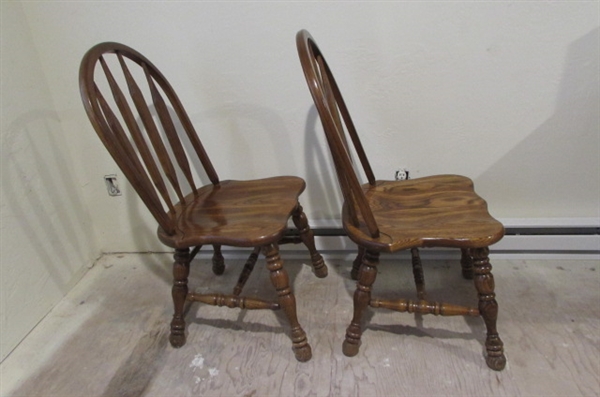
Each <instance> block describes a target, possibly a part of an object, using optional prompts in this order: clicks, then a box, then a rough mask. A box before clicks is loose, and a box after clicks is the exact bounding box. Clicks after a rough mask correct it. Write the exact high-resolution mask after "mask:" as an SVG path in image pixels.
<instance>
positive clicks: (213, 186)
mask: <svg viewBox="0 0 600 397" xmlns="http://www.w3.org/2000/svg"><path fill="white" fill-rule="evenodd" d="M79 87H80V92H81V98H82V101H83V105H84V107H85V111H86V113H87V116H88V118H89V120H90V122H91V124H92V126H93V128H94V130H95V131H96V133H97V134H98V136H99V137H100V139H101V141H102V143H103V144H104V146H105V147H106V149H107V150H108V152H109V153H110V155H111V156H112V158H113V159H114V161H115V162H116V163H117V165H118V166H119V167H120V169H121V170H122V172H123V173H124V175H125V176H126V178H127V180H128V181H129V182H130V183H131V185H132V186H133V188H134V189H135V191H136V192H137V194H138V195H139V197H140V198H141V200H142V201H143V203H144V204H145V205H146V207H147V208H148V210H149V211H150V213H151V214H152V215H153V216H154V218H155V219H156V221H157V223H158V230H157V235H158V239H159V240H160V241H161V242H162V243H164V244H165V245H167V246H168V247H171V248H172V249H174V250H175V254H174V264H173V278H174V281H173V286H172V297H173V304H174V315H173V319H172V321H171V330H170V331H171V332H170V336H169V340H170V343H171V345H172V346H174V347H181V346H183V345H184V344H185V341H186V329H185V319H184V306H185V303H186V301H190V302H203V303H207V304H210V305H216V306H226V307H229V308H242V309H248V310H250V309H272V310H276V309H282V310H283V312H284V313H285V316H286V317H287V320H288V321H289V324H290V327H291V339H292V348H293V350H294V353H295V357H296V359H297V360H299V361H307V360H309V359H310V358H311V356H312V352H311V347H310V345H309V343H308V340H307V337H306V333H305V332H304V330H303V329H302V327H301V325H300V323H299V322H298V319H297V314H296V300H295V297H294V294H293V292H292V289H291V286H290V280H289V276H288V273H287V272H286V270H285V268H284V266H283V261H282V259H281V256H280V253H279V244H282V243H285V242H290V241H293V242H303V243H304V244H305V245H306V247H307V248H308V251H309V252H310V257H311V262H312V266H313V269H314V273H315V274H316V276H317V277H325V276H326V275H327V267H326V265H325V263H324V261H323V258H322V256H321V255H320V254H319V252H318V251H317V249H316V248H315V243H314V233H313V232H312V230H311V229H310V227H309V224H308V221H307V218H306V216H305V214H304V211H303V209H302V206H301V205H300V203H299V201H298V198H299V196H300V194H301V193H302V192H303V191H304V189H305V182H304V180H303V179H301V178H299V177H295V176H276V177H269V178H264V179H255V180H239V181H238V180H220V179H219V177H218V175H217V172H216V171H215V169H214V167H213V165H212V163H211V161H210V159H209V157H208V154H207V152H206V150H205V148H204V146H203V144H202V142H201V141H200V138H199V137H198V135H197V133H196V131H195V129H194V127H193V126H192V123H191V121H190V118H189V117H188V115H187V113H186V111H185V110H184V108H183V106H182V104H181V102H180V100H179V99H178V97H177V95H176V93H175V91H174V90H173V88H172V87H171V85H170V84H169V83H168V82H167V80H166V78H165V77H164V76H163V74H162V73H161V72H160V71H159V70H158V69H157V68H156V67H155V66H154V65H153V64H152V63H151V62H150V61H149V60H148V59H147V58H146V57H144V56H143V55H142V54H140V53H139V52H137V51H135V50H134V49H132V48H130V47H128V46H125V45H123V44H119V43H101V44H98V45H96V46H94V47H92V48H91V49H90V50H89V51H88V52H87V53H86V54H85V56H84V57H83V60H82V62H81V66H80V71H79ZM199 164H201V165H199ZM196 168H198V169H203V172H204V173H205V174H206V175H205V176H204V177H205V178H206V177H207V178H208V179H209V180H210V183H207V184H205V185H202V184H201V183H200V182H199V180H201V179H202V176H199V175H198V174H200V172H197V173H195V172H193V170H194V169H196ZM290 218H291V219H292V222H293V223H294V225H295V226H296V228H297V231H296V233H295V234H292V236H291V237H290V235H289V233H287V231H288V230H289V229H288V221H289V220H290ZM206 245H208V246H212V247H213V249H214V254H213V272H214V273H215V274H217V275H219V274H222V273H223V272H224V270H225V265H224V259H223V255H222V253H221V247H222V246H233V247H247V248H248V249H249V250H251V251H252V253H251V254H250V256H249V258H248V261H247V262H246V264H245V265H244V266H243V268H242V269H241V274H240V276H239V279H238V282H237V284H236V285H235V287H234V288H233V291H232V293H229V294H222V293H207V294H204V293H203V294H200V293H195V292H193V290H191V289H190V288H189V287H188V275H189V272H190V263H191V261H192V259H193V258H194V256H195V255H196V254H197V253H198V251H199V250H200V248H201V247H202V246H206ZM261 253H262V254H263V255H264V256H265V257H266V263H267V268H268V270H269V274H270V279H271V282H272V284H273V286H274V293H273V295H276V297H277V299H273V300H264V299H259V298H257V297H252V296H245V295H242V289H243V287H244V284H245V283H246V281H247V280H248V277H249V275H250V273H251V271H252V269H253V268H254V265H255V263H256V261H257V258H258V257H259V255H260V254H261Z"/></svg>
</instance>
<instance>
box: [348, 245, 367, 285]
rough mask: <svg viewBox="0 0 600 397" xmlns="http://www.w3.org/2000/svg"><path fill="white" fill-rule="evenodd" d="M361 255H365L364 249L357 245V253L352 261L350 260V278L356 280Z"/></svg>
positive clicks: (361, 258)
mask: <svg viewBox="0 0 600 397" xmlns="http://www.w3.org/2000/svg"><path fill="white" fill-rule="evenodd" d="M363 256H365V249H364V248H363V247H358V254H357V255H356V258H355V259H354V262H352V271H350V278H352V280H358V270H359V269H360V265H361V263H362V260H363Z"/></svg>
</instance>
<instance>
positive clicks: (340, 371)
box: [0, 254, 600, 397]
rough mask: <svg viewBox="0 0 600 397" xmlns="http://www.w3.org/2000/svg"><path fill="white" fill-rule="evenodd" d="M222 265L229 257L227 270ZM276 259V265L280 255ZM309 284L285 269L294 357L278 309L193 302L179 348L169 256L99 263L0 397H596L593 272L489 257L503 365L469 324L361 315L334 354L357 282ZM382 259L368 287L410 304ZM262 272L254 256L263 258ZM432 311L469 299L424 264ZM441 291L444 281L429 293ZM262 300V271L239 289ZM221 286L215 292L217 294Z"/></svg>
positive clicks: (408, 286) (8, 363)
mask: <svg viewBox="0 0 600 397" xmlns="http://www.w3.org/2000/svg"><path fill="white" fill-rule="evenodd" d="M226 260H227V258H226ZM284 260H285V256H284ZM326 260H327V263H328V265H329V276H328V277H327V278H326V279H317V278H316V277H314V276H313V274H312V273H311V269H310V267H309V266H307V265H306V264H303V261H301V260H288V261H287V262H286V264H285V265H286V267H287V269H288V272H289V273H290V276H291V280H292V281H293V284H294V289H295V293H296V297H297V303H298V316H299V319H300V322H301V324H302V325H303V327H304V329H305V330H306V332H307V334H308V337H309V341H310V343H311V345H312V349H313V358H312V360H311V361H309V362H307V363H299V362H297V361H296V360H295V359H294V355H293V353H292V351H291V342H290V340H289V337H288V331H289V328H288V326H287V323H286V322H285V321H284V319H283V317H282V315H281V313H278V312H270V311H252V312H251V311H247V312H244V311H241V310H239V309H227V308H215V307H211V306H206V305H201V304H194V305H193V306H192V307H191V309H190V310H189V312H188V314H187V317H186V318H187V321H188V340H187V344H186V345H185V346H184V347H182V348H181V349H173V348H172V347H171V346H170V345H169V344H168V342H167V336H168V334H167V332H168V323H169V321H170V317H171V310H172V308H171V298H170V285H171V271H170V263H171V257H170V256H168V255H164V254H153V255H108V256H105V257H103V258H102V259H101V260H99V261H98V263H97V264H96V266H95V267H94V268H92V269H91V270H90V271H89V272H88V274H86V276H85V277H84V278H83V279H82V280H81V282H80V283H79V284H78V285H77V286H76V288H75V289H74V290H73V291H72V292H70V293H69V295H68V296H67V297H66V298H65V299H63V301H61V302H60V304H58V305H57V306H56V307H55V309H54V310H53V311H52V312H51V313H50V314H49V315H48V316H47V317H46V318H45V319H44V320H43V321H42V322H41V323H40V324H39V326H38V327H37V328H36V329H35V330H34V331H33V332H32V333H31V334H30V335H29V336H28V337H27V338H26V339H25V341H24V342H23V343H22V344H21V345H20V346H19V347H18V348H17V349H16V350H15V351H14V352H13V353H12V354H11V355H10V356H9V357H8V358H7V359H6V360H5V361H4V362H3V363H2V364H1V365H0V369H1V372H2V378H1V385H2V386H1V388H2V393H1V394H2V396H28V397H29V396H61V397H65V396H192V395H193V396H255V397H256V396H286V397H289V396H416V395H422V396H434V395H457V396H458V395H460V396H468V395H471V396H484V395H498V396H499V395H506V396H519V395H523V396H524V395H538V396H551V395H553V396H576V395H585V396H593V395H599V394H600V380H599V374H600V341H599V339H600V278H599V275H600V271H599V269H598V265H599V263H598V261H596V260H587V261H586V260H575V261H557V260H495V261H494V260H493V261H492V265H493V266H494V275H495V279H496V292H497V297H498V302H499V305H500V316H499V322H498V329H499V332H500V336H501V337H502V339H503V340H504V343H505V348H506V356H507V358H508V365H507V368H506V369H505V370H504V371H503V372H494V371H492V370H490V369H488V368H487V366H486V365H485V361H484V357H483V350H484V347H483V342H484V340H485V327H484V325H483V323H482V321H481V319H479V318H463V317H454V318H441V317H434V316H423V317H421V316H416V315H411V314H399V313H393V312H388V311H383V310H373V309H371V312H370V313H371V314H370V315H369V316H368V317H369V318H368V320H369V321H368V325H367V328H366V330H365V332H364V335H363V344H362V347H361V350H360V352H359V354H358V356H356V357H354V358H348V357H345V356H343V355H342V351H341V345H342V339H343V336H344V332H345V329H346V326H347V325H348V322H349V320H350V318H351V309H352V293H353V291H354V285H355V283H354V282H353V281H351V280H350V278H349V271H350V266H351V261H350V260H340V259H335V258H334V257H328V258H327V257H326ZM400 262H401V263H398V261H394V262H392V261H387V260H383V261H382V263H381V266H380V269H379V275H378V279H377V281H376V282H375V291H376V293H377V294H380V295H384V296H386V295H390V293H391V292H392V291H394V290H402V291H403V293H404V296H407V297H414V292H413V286H412V274H411V268H410V263H409V261H408V260H402V261H400ZM242 263H243V260H228V261H227V270H226V273H225V275H224V276H221V277H215V276H213V275H212V273H211V271H210V264H209V261H208V260H205V259H197V260H195V261H194V262H193V263H192V276H191V279H190V286H192V287H193V286H196V287H197V288H196V289H197V290H201V291H203V290H207V289H208V288H209V287H210V288H211V289H213V290H214V289H219V288H220V287H221V286H224V285H228V286H229V285H231V287H233V281H234V280H235V279H236V278H237V273H238V271H237V269H236V268H240V265H241V264H242ZM259 263H263V264H264V260H262V262H259ZM424 269H425V279H426V285H427V287H428V293H429V296H430V297H431V298H432V299H438V298H439V299H440V300H442V299H447V298H449V296H450V295H455V296H456V298H455V299H454V301H457V303H475V301H476V298H475V292H474V288H473V285H472V282H469V281H466V280H463V279H462V277H461V276H460V265H459V263H458V262H451V261H425V263H424ZM442 281H443V283H442ZM246 288H247V289H248V291H253V290H259V289H264V290H265V291H266V293H267V294H271V293H272V289H271V286H270V283H269V280H268V275H267V271H266V269H265V266H264V265H263V266H259V265H257V267H256V269H255V273H254V274H253V275H252V278H251V279H250V281H249V284H248V285H247V287H246ZM226 290H229V287H227V288H226Z"/></svg>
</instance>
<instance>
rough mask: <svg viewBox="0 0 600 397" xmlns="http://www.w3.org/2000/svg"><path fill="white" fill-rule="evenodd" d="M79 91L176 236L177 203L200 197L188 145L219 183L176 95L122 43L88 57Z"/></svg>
mask: <svg viewBox="0 0 600 397" xmlns="http://www.w3.org/2000/svg"><path fill="white" fill-rule="evenodd" d="M122 87H123V88H122ZM79 89H80V93H81V99H82V101H83V105H84V107H85V110H86V112H87V115H88V117H89V119H90V122H91V123H92V125H93V127H94V129H95V130H96V133H97V134H98V136H99V137H100V139H101V140H102V142H103V143H104V146H106V149H108V151H109V153H110V154H111V156H112V157H113V159H114V160H115V162H116V163H117V165H118V166H119V168H120V169H121V171H122V172H123V173H124V174H125V177H126V178H127V179H128V180H129V182H130V183H131V184H132V185H133V187H134V189H135V190H136V192H137V193H138V194H139V196H140V197H141V199H142V200H143V202H144V203H145V204H146V206H147V207H148V209H149V210H150V212H151V213H152V215H153V216H154V218H155V219H156V220H157V221H158V223H159V225H160V226H161V227H162V229H163V230H164V231H165V232H167V233H168V234H173V233H174V232H175V220H174V217H175V216H176V211H175V205H177V201H179V202H180V203H182V205H185V202H186V199H185V195H184V192H185V191H187V190H188V189H190V190H191V191H192V192H193V193H194V194H197V193H196V190H197V187H196V184H195V182H194V178H193V176H192V171H191V162H190V161H189V159H188V155H187V154H186V150H185V149H184V147H189V146H190V145H191V147H193V149H194V151H195V154H196V155H197V156H198V158H199V159H200V162H201V164H202V166H203V168H204V171H205V172H206V174H207V176H208V178H209V179H210V181H211V182H212V183H213V184H214V185H218V184H219V178H218V176H217V173H216V172H215V170H214V168H213V166H212V163H211V162H210V159H209V158H208V155H207V153H206V151H205V150H204V147H203V146H202V143H201V142H200V139H199V138H198V135H197V134H196V131H195V130H194V127H193V126H192V123H191V121H190V119H189V117H188V116H187V114H186V112H185V110H184V108H183V106H182V105H181V102H180V101H179V99H178V97H177V95H176V94H175V91H174V90H173V88H172V87H171V85H170V84H169V83H168V81H167V80H166V79H165V77H164V76H163V75H162V73H161V72H160V71H159V70H158V69H157V68H156V67H155V66H154V65H153V64H152V63H151V62H150V61H149V60H148V59H146V58H145V57H144V56H143V55H141V54H140V53H138V52H137V51H135V50H133V49H132V48H129V47H127V46H125V45H122V44H118V43H101V44H98V45H96V46H94V47H92V48H91V49H90V50H89V51H88V52H87V53H86V54H85V56H84V57H83V60H82V61H81V66H80V69H79ZM181 130H183V131H184V132H185V134H184V133H183V132H182V131H181ZM185 137H187V142H189V145H188V144H187V143H186V144H184V142H185V139H186V138H185ZM165 138H166V139H165ZM182 138H183V139H184V141H182ZM186 184H187V186H186Z"/></svg>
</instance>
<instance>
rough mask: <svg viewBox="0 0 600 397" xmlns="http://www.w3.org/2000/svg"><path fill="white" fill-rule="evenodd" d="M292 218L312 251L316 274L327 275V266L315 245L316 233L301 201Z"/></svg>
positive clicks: (321, 276)
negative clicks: (311, 227) (309, 223)
mask: <svg viewBox="0 0 600 397" xmlns="http://www.w3.org/2000/svg"><path fill="white" fill-rule="evenodd" d="M292 220H293V221H294V225H296V228H298V231H299V232H300V239H302V242H303V243H304V245H306V247H307V248H308V251H309V252H310V259H311V261H312V265H313V268H314V269H315V275H316V276H317V277H319V278H323V277H326V276H327V266H326V265H325V261H324V260H323V257H322V256H321V254H320V253H319V251H317V248H316V247H315V234H314V233H313V231H312V230H311V229H310V226H309V225H308V220H307V219H306V215H305V214H304V211H303V210H302V206H301V205H300V204H299V203H298V206H297V207H296V209H295V210H294V212H293V213H292Z"/></svg>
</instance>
